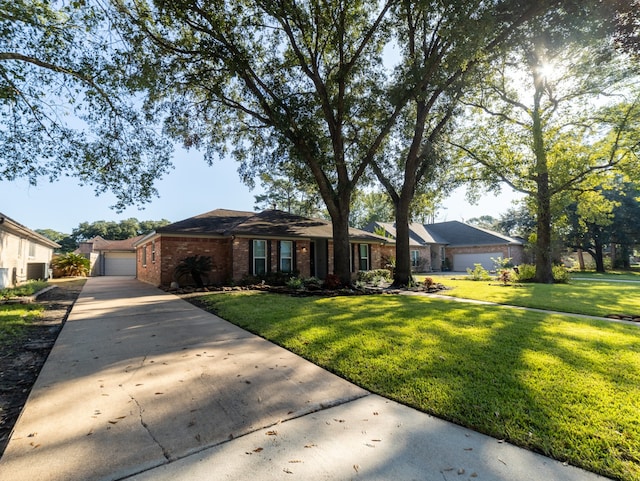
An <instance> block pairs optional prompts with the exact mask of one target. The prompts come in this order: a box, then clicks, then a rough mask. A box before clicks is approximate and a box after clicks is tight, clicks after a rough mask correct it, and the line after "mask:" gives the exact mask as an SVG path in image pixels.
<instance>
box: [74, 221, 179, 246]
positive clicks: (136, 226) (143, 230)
mask: <svg viewBox="0 0 640 481" xmlns="http://www.w3.org/2000/svg"><path fill="white" fill-rule="evenodd" d="M167 224H169V221H168V220H166V219H162V220H159V221H152V220H146V221H138V219H136V218H135V217H131V218H129V219H124V220H121V221H120V222H115V221H105V220H98V221H95V222H91V223H89V222H81V223H80V224H79V225H78V227H77V228H75V229H73V232H72V234H71V237H72V238H73V239H74V241H75V242H76V243H78V242H82V241H86V240H89V239H93V238H94V237H96V236H100V237H102V238H103V239H106V240H124V239H130V238H131V237H135V236H138V235H142V234H148V233H149V232H152V231H154V230H155V229H157V228H158V227H162V226H165V225H167Z"/></svg>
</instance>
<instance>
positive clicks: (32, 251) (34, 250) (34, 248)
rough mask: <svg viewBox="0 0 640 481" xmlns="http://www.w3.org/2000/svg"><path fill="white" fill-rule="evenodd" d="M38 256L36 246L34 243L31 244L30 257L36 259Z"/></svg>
mask: <svg viewBox="0 0 640 481" xmlns="http://www.w3.org/2000/svg"><path fill="white" fill-rule="evenodd" d="M35 256H36V245H35V244H34V243H33V242H29V257H31V258H34V257H35Z"/></svg>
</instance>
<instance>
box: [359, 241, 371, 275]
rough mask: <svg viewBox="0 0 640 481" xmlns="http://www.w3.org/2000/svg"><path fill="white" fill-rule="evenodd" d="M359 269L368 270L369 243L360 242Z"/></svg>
mask: <svg viewBox="0 0 640 481" xmlns="http://www.w3.org/2000/svg"><path fill="white" fill-rule="evenodd" d="M359 250H360V265H359V267H360V270H361V271H368V270H369V244H360V246H359Z"/></svg>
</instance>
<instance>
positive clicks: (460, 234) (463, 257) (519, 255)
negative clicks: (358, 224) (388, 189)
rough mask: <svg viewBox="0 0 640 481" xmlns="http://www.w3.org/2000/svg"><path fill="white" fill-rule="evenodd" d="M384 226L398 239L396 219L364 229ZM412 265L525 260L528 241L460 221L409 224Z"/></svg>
mask: <svg viewBox="0 0 640 481" xmlns="http://www.w3.org/2000/svg"><path fill="white" fill-rule="evenodd" d="M380 228H381V229H384V231H385V232H386V234H387V235H389V236H391V237H393V238H394V239H395V234H396V230H395V226H394V224H392V223H386V222H374V223H372V224H369V225H368V226H367V227H365V228H364V230H367V231H369V232H374V231H376V232H377V229H380ZM409 230H410V234H409V249H410V251H411V260H412V262H411V265H412V268H413V270H414V271H415V272H430V271H441V270H447V269H449V270H453V271H455V272H464V271H466V270H467V268H470V269H473V268H474V265H475V264H481V265H482V267H484V268H485V269H487V270H493V269H494V263H493V261H492V260H491V259H492V258H494V259H495V258H498V257H502V258H503V259H506V258H510V259H511V262H512V263H513V264H521V263H522V262H524V245H523V243H522V242H521V241H519V240H517V239H513V238H511V237H508V236H505V235H503V234H499V233H497V232H493V231H490V230H487V229H482V228H480V227H475V226H472V225H469V224H465V223H463V222H458V221H449V222H439V223H435V224H417V223H413V224H411V225H410V226H409Z"/></svg>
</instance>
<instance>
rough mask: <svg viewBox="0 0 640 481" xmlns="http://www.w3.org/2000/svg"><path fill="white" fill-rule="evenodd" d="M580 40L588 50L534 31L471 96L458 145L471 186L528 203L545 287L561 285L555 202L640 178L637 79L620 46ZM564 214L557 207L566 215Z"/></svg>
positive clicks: (539, 272)
mask: <svg viewBox="0 0 640 481" xmlns="http://www.w3.org/2000/svg"><path fill="white" fill-rule="evenodd" d="M579 33H581V32H579ZM577 38H578V39H580V40H581V42H580V43H578V41H577V40H576V39H574V40H573V41H571V40H567V39H566V38H565V37H564V36H563V35H560V39H553V38H551V39H549V38H546V37H545V36H544V35H540V33H539V30H536V29H533V30H531V31H530V32H529V33H528V34H527V35H526V36H525V37H524V38H523V39H522V40H521V42H520V43H519V45H518V46H517V47H516V48H514V49H512V50H510V51H509V52H507V53H506V54H505V55H504V56H503V57H502V58H501V59H500V60H498V61H496V62H494V63H493V64H492V65H493V67H492V70H491V71H489V72H485V81H484V83H483V84H479V86H478V89H477V90H476V91H475V94H474V95H472V96H470V97H467V100H466V104H467V105H468V106H469V107H470V108H469V110H468V114H469V116H468V117H467V118H466V120H465V121H464V122H460V125H459V129H458V131H457V135H456V139H455V140H453V141H452V144H453V145H454V146H456V147H457V148H458V149H460V151H461V152H462V154H463V156H464V157H465V158H466V159H467V161H468V172H469V175H470V178H472V179H474V180H476V181H480V182H481V183H482V184H484V185H489V186H496V185H497V183H499V182H505V183H507V184H508V185H509V186H511V187H512V188H514V189H515V190H517V191H519V192H522V193H525V194H528V195H529V196H530V199H531V202H530V205H532V206H533V208H534V210H535V213H536V221H537V235H536V279H537V280H538V281H539V282H553V275H552V272H551V267H552V260H553V259H552V255H551V240H552V239H551V237H552V223H553V219H554V211H553V208H554V205H553V203H554V200H557V201H559V200H562V197H563V196H562V194H563V193H566V192H574V196H575V195H577V194H578V193H580V192H584V191H592V190H594V189H595V188H597V187H601V186H604V187H605V188H606V184H607V182H608V180H607V179H609V178H611V175H613V174H614V173H626V174H627V175H632V174H633V173H634V172H638V170H640V163H639V161H638V155H637V152H638V147H639V146H640V143H639V141H640V136H639V134H638V132H639V127H640V123H639V121H640V115H639V114H640V95H639V92H638V91H637V89H636V88H635V83H637V79H638V77H637V76H635V75H634V72H633V69H632V66H631V65H630V64H629V62H628V61H627V58H625V56H623V55H620V54H617V53H616V52H615V51H614V50H613V49H612V48H611V46H612V43H609V44H607V43H602V42H599V41H596V39H597V37H593V36H591V37H588V41H587V38H584V37H583V36H582V35H578V37H577ZM585 42H586V43H585ZM563 207H564V206H563V205H562V203H556V205H555V208H556V209H557V212H558V213H562V209H563ZM556 219H557V216H556Z"/></svg>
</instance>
